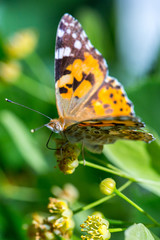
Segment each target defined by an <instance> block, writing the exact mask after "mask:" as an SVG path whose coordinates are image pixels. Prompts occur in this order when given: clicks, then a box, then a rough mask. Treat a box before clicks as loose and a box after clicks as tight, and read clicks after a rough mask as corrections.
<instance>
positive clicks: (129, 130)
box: [64, 116, 154, 153]
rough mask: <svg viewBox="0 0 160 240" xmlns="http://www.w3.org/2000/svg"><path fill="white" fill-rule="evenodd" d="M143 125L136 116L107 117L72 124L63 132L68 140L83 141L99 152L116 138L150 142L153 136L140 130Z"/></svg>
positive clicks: (93, 150) (91, 149)
mask: <svg viewBox="0 0 160 240" xmlns="http://www.w3.org/2000/svg"><path fill="white" fill-rule="evenodd" d="M143 127H144V123H142V122H141V121H140V119H139V118H136V117H127V116H125V117H113V118H112V117H109V118H106V119H105V118H104V119H103V118H102V119H95V120H87V121H82V122H79V123H76V124H73V125H71V126H69V127H67V129H66V130H65V131H64V133H65V136H66V137H67V139H68V140H69V141H70V142H83V143H84V145H85V146H86V147H87V148H88V149H89V150H90V151H92V152H97V153H99V152H101V150H102V146H103V145H104V144H110V143H114V142H115V141H117V140H118V139H124V140H140V141H144V142H146V143H150V142H151V141H153V140H154V137H153V135H152V134H150V133H147V132H145V131H142V130H141V128H143Z"/></svg>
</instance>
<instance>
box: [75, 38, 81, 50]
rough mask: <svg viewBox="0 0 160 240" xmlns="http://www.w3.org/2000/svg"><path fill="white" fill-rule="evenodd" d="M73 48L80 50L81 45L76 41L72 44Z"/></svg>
mask: <svg viewBox="0 0 160 240" xmlns="http://www.w3.org/2000/svg"><path fill="white" fill-rule="evenodd" d="M74 47H75V48H77V49H81V47H82V43H81V42H80V41H79V40H76V41H75V43H74Z"/></svg>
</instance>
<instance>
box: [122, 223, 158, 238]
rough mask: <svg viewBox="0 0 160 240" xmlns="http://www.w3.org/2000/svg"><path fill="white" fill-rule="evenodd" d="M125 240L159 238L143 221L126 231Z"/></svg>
mask: <svg viewBox="0 0 160 240" xmlns="http://www.w3.org/2000/svg"><path fill="white" fill-rule="evenodd" d="M125 240H159V238H158V237H157V236H155V235H152V234H151V232H150V231H149V229H148V228H146V227H145V226H144V225H143V224H142V223H138V224H134V225H132V226H130V227H129V228H128V229H127V230H126V231H125Z"/></svg>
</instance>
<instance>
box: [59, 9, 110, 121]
mask: <svg viewBox="0 0 160 240" xmlns="http://www.w3.org/2000/svg"><path fill="white" fill-rule="evenodd" d="M106 75H107V64H106V61H105V60H104V58H103V57H102V55H101V54H100V53H99V52H98V51H97V50H96V49H95V48H94V47H93V46H92V44H91V43H90V41H89V40H88V37H87V35H86V33H85V32H84V30H83V29H82V27H81V25H80V23H79V22H78V21H77V20H75V19H74V18H73V17H72V16H71V15H69V14H65V15H64V16H63V17H62V19H61V21H60V23H59V26H58V30H57V38H56V49H55V81H56V98H57V108H58V112H59V115H60V116H63V117H73V114H72V113H71V111H72V110H73V109H74V112H75V111H78V109H79V108H80V107H81V105H82V103H83V104H84V103H85V102H86V101H87V99H88V98H89V97H90V96H91V95H93V94H94V93H95V92H96V90H97V89H98V88H99V87H100V85H101V84H102V83H103V81H104V79H105V77H106Z"/></svg>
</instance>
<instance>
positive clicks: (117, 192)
mask: <svg viewBox="0 0 160 240" xmlns="http://www.w3.org/2000/svg"><path fill="white" fill-rule="evenodd" d="M114 193H116V194H117V195H118V196H119V197H121V198H123V199H124V200H125V201H127V202H128V203H129V204H131V205H132V206H133V207H135V208H136V209H137V210H138V211H139V212H141V213H142V214H144V215H145V216H146V217H147V218H148V219H150V220H151V221H152V222H153V223H154V224H156V225H157V226H160V223H158V222H157V221H156V220H155V219H154V218H153V217H152V216H151V215H149V214H148V213H147V212H145V211H144V210H143V209H142V208H141V207H140V206H138V205H137V204H136V203H134V202H133V201H132V200H131V199H129V198H128V197H126V196H125V195H124V194H123V193H121V192H120V191H119V190H118V189H115V190H114Z"/></svg>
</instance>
